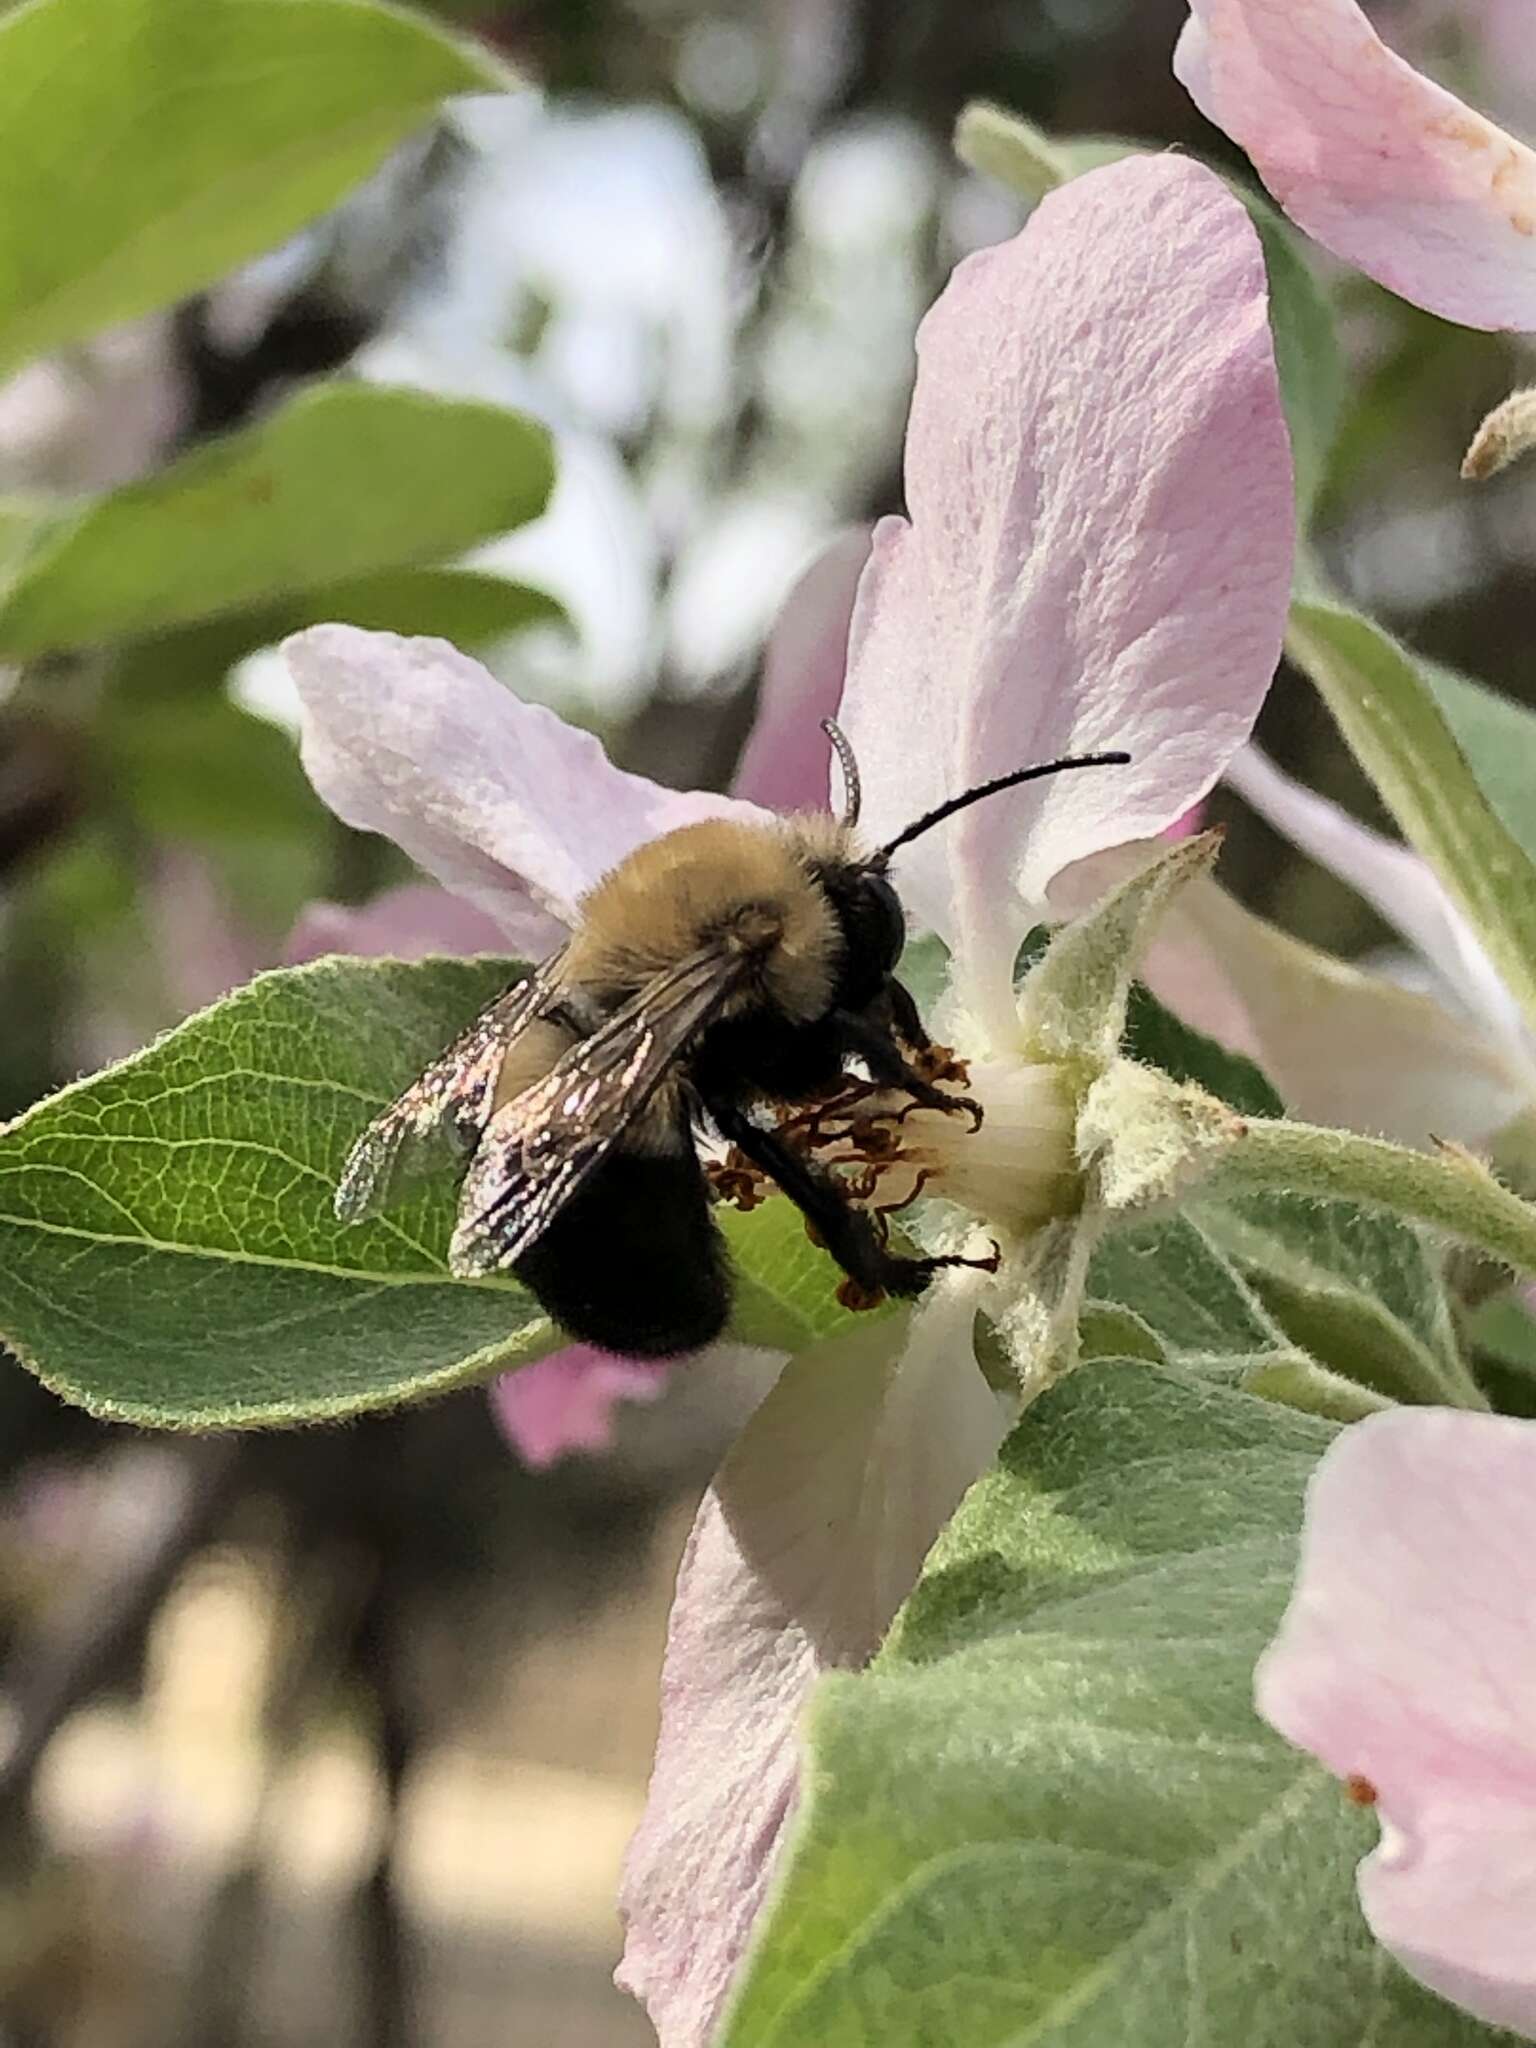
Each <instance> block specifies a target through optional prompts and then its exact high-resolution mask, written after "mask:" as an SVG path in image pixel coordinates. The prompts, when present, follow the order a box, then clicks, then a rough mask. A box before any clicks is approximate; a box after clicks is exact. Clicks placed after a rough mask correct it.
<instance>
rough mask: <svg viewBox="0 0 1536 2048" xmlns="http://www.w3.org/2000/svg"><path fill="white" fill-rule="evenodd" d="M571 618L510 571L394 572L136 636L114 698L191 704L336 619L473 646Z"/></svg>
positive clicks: (116, 673)
mask: <svg viewBox="0 0 1536 2048" xmlns="http://www.w3.org/2000/svg"><path fill="white" fill-rule="evenodd" d="M565 618H566V613H565V611H564V608H563V607H562V606H561V605H560V604H559V602H558V601H557V600H556V599H555V598H552V597H549V596H547V595H546V594H545V593H544V592H543V591H542V590H530V589H529V588H528V586H527V585H526V584H523V583H509V582H508V581H507V580H506V579H505V577H501V576H489V575H486V574H484V573H482V572H481V571H479V570H474V569H391V570H389V571H387V572H382V573H380V574H378V575H374V576H356V577H353V578H351V579H350V580H349V581H346V582H342V583H326V584H322V585H321V586H320V587H319V589H317V590H313V591H310V592H308V593H307V594H302V595H298V596H295V597H292V598H286V599H280V600H279V601H278V602H276V603H274V604H266V605H256V606H254V607H253V608H252V609H251V610H249V611H241V612H231V613H229V614H227V615H226V616H224V617H222V618H216V619H204V620H201V621H200V622H199V623H198V624H197V625H195V626H179V627H175V628H172V629H171V630H169V631H167V632H164V633H156V634H154V635H152V636H151V637H150V638H148V639H145V640H135V641H133V642H132V643H131V644H130V645H128V646H126V647H124V648H123V649H122V651H121V653H120V654H119V655H118V657H117V661H116V664H115V666H114V670H113V696H114V698H117V699H121V700H122V701H124V702H130V701H131V702H133V703H152V702H155V701H157V700H162V701H167V702H173V701H184V700H185V699H186V698H187V697H188V696H193V695H200V694H202V693H203V692H205V691H206V690H207V689H208V688H209V687H210V686H211V685H213V684H216V683H218V682H219V681H220V680H221V679H222V678H223V677H224V676H226V675H228V673H229V671H230V670H231V669H232V668H233V667H234V666H235V664H236V662H239V661H243V660H244V659H245V657H246V655H248V654H253V653H255V651H256V649H257V648H258V647H272V646H275V645H276V644H277V642H278V641H280V640H284V639H286V638H287V636H288V635H289V634H290V633H298V632H301V631H302V630H303V628H304V627H305V626H316V625H320V624H323V623H325V622H328V621H338V622H339V623H340V624H342V625H344V626H366V627H367V628H368V629H369V630H370V631H372V632H379V633H428V634H432V635H435V636H436V637H437V638H438V639H441V640H451V641H452V642H453V644H454V646H455V647H465V648H470V647H480V646H484V645H485V643H486V642H487V641H490V640H500V639H504V638H506V637H507V636H509V635H511V634H513V633H520V632H523V631H524V630H526V628H528V627H530V626H558V625H561V624H563V623H564V621H565Z"/></svg>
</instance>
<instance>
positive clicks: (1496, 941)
mask: <svg viewBox="0 0 1536 2048" xmlns="http://www.w3.org/2000/svg"><path fill="white" fill-rule="evenodd" d="M1286 645H1287V649H1288V651H1289V653H1290V655H1291V658H1292V660H1294V661H1295V662H1296V663H1297V664H1298V666H1300V667H1301V668H1302V669H1304V670H1305V671H1306V673H1307V674H1308V675H1309V676H1310V677H1311V678H1312V681H1313V682H1314V683H1315V684H1316V685H1317V688H1318V690H1319V692H1320V694H1321V695H1322V697H1323V699H1324V701H1325V702H1326V703H1327V705H1328V708H1329V710H1330V711H1331V712H1332V713H1333V716H1334V718H1335V720H1336V721H1337V723H1338V726H1339V730H1340V731H1341V732H1342V733H1343V735H1344V737H1345V739H1346V740H1347V741H1348V742H1349V745H1350V747H1351V749H1352V750H1353V752H1354V754H1355V756H1356V757H1357V759H1358V760H1359V762H1360V764H1361V766H1362V767H1363V768H1364V769H1365V771H1366V773H1367V774H1368V775H1369V776H1370V777H1371V780H1372V781H1373V782H1374V783H1375V784H1376V787H1377V788H1378V789H1379V790H1380V792H1381V795H1382V798H1383V800H1384V801H1385V802H1386V804H1387V807H1388V809H1389V810H1390V811H1391V812H1392V815H1393V816H1394V817H1395V818H1396V820H1397V822H1398V824H1399V825H1400V826H1401V827H1402V830H1403V834H1404V836H1405V837H1406V838H1407V839H1408V840H1409V841H1410V842H1411V843H1412V844H1413V845H1414V846H1416V847H1417V848H1418V850H1419V852H1420V853H1422V854H1423V855H1424V858H1425V859H1426V860H1427V861H1428V862H1429V863H1430V865H1431V866H1432V867H1433V868H1434V870H1435V872H1436V873H1437V874H1438V875H1439V877H1440V880H1441V881H1442V882H1443V883H1444V884H1445V887H1446V888H1447V890H1448V891H1449V892H1450V894H1451V895H1452V897H1454V899H1455V900H1456V902H1457V904H1458V905H1459V906H1460V908H1461V910H1462V912H1463V914H1464V915H1465V917H1466V918H1467V921H1468V922H1469V923H1470V924H1471V926H1472V928H1473V930H1474V931H1475V932H1476V933H1477V935H1478V937H1479V938H1480V939H1481V940H1482V942H1483V945H1484V946H1485V947H1486V948H1487V951H1488V954H1489V956H1490V958H1491V959H1492V960H1493V962H1494V964H1495V966H1496V967H1497V968H1498V970H1499V973H1500V974H1501V975H1502V977H1503V979H1504V981H1505V983H1506V984H1507V985H1508V987H1509V989H1510V991H1511V993H1512V994H1513V995H1514V996H1515V997H1516V999H1517V1000H1518V1001H1519V1003H1520V1004H1521V1006H1522V1008H1523V1009H1524V1011H1525V1014H1526V1016H1527V1017H1528V1018H1529V1019H1530V1020H1531V1022H1532V1024H1533V1025H1536V861H1533V859H1532V857H1531V855H1530V854H1529V853H1527V851H1526V850H1525V848H1524V846H1522V844H1521V843H1520V841H1519V840H1518V839H1517V838H1516V837H1515V835H1514V834H1513V833H1512V832H1511V831H1510V830H1509V828H1508V826H1507V825H1506V824H1505V823H1504V822H1503V820H1502V819H1501V818H1500V817H1499V815H1498V813H1497V812H1496V811H1495V809H1494V807H1493V806H1492V805H1491V804H1490V802H1489V801H1488V798H1487V797H1486V796H1485V795H1484V793H1483V790H1482V789H1481V788H1480V786H1479V784H1478V782H1477V779H1476V777H1475V776H1474V774H1473V772H1472V769H1471V768H1470V767H1469V766H1468V763H1467V757H1466V755H1465V754H1463V752H1462V751H1461V749H1460V747H1459V746H1458V745H1457V744H1456V740H1455V738H1454V736H1453V734H1452V731H1451V727H1450V726H1449V724H1448V723H1447V721H1446V718H1445V715H1444V713H1443V712H1442V711H1441V709H1440V707H1439V705H1438V704H1437V702H1436V700H1435V693H1434V691H1433V689H1432V688H1431V686H1430V683H1429V681H1428V680H1427V678H1426V677H1425V675H1424V673H1423V671H1422V669H1421V668H1420V666H1419V664H1418V663H1417V661H1416V660H1415V659H1414V657H1413V656H1412V655H1410V654H1409V653H1408V652H1407V650H1406V649H1404V648H1402V647H1400V646H1399V645H1398V644H1397V642H1396V641H1395V640H1393V639H1392V638H1391V637H1390V635H1388V634H1387V633H1385V632H1383V631H1382V629H1381V627H1380V626H1378V625H1376V624H1375V623H1374V622H1373V621H1372V620H1370V619H1367V618H1364V617H1362V616H1361V614H1360V613H1358V612H1353V611H1350V610H1349V609H1348V608H1347V607H1346V606H1343V605H1338V604H1330V603H1324V602H1322V601H1310V600H1309V601H1302V600H1298V601H1297V602H1296V603H1294V604H1293V605H1292V607H1291V627H1290V632H1289V634H1288V636H1287V641H1286Z"/></svg>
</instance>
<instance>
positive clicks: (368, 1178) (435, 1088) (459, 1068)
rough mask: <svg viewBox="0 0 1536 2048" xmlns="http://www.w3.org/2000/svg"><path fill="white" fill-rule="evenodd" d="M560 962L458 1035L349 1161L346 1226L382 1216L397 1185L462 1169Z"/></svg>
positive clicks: (548, 998)
mask: <svg viewBox="0 0 1536 2048" xmlns="http://www.w3.org/2000/svg"><path fill="white" fill-rule="evenodd" d="M562 958H563V955H562V954H559V953H557V954H555V955H554V956H553V957H552V958H551V959H549V960H547V961H545V962H544V964H543V966H541V967H539V968H536V969H535V970H534V971H533V972H532V973H531V974H529V975H527V976H526V977H525V979H523V980H522V981H519V982H515V983H514V984H513V986H512V987H511V988H509V989H507V990H506V991H505V992H504V993H503V994H502V995H499V996H498V997H497V998H496V1000H495V1001H494V1002H493V1003H490V1004H488V1005H487V1007H486V1008H485V1009H483V1010H482V1011H481V1012H480V1014H479V1016H478V1017H476V1018H475V1020H474V1022H473V1023H472V1024H470V1025H468V1026H467V1027H466V1029H465V1030H463V1031H461V1032H460V1033H459V1035H458V1037H457V1038H456V1039H455V1040H454V1041H453V1043H452V1044H451V1045H450V1046H449V1047H448V1048H447V1050H446V1051H444V1052H441V1053H439V1055H438V1056H437V1058H436V1059H435V1060H433V1062H432V1064H431V1065H430V1066H429V1067H427V1068H426V1069H425V1070H424V1071H423V1072H422V1073H421V1074H419V1075H418V1076H417V1077H416V1079H415V1080H414V1081H413V1082H412V1083H411V1085H410V1087H409V1088H407V1089H406V1090H405V1092H404V1093H403V1094H402V1095H400V1096H399V1097H397V1099H396V1100H395V1101H394V1102H392V1103H391V1104H390V1106H389V1108H388V1109H386V1110H385V1111H384V1112H383V1113H382V1114H381V1115H379V1116H376V1117H375V1118H374V1120H373V1122H372V1123H371V1124H369V1126H368V1128H367V1129H366V1130H365V1131H364V1132H363V1134H362V1136H361V1137H360V1138H359V1139H358V1140H357V1143H356V1144H355V1145H354V1146H353V1147H352V1150H351V1152H350V1153H349V1154H348V1155H347V1163H346V1165H345V1167H344V1168H343V1169H342V1175H341V1179H340V1181H339V1182H338V1183H337V1187H336V1194H335V1198H334V1207H335V1211H336V1214H337V1216H338V1217H340V1219H341V1221H342V1222H343V1223H359V1222H361V1221H362V1219H363V1218H364V1217H365V1216H372V1215H375V1214H376V1213H377V1212H378V1211H379V1210H381V1209H383V1208H385V1207H386V1206H387V1204H388V1203H389V1201H390V1199H391V1196H392V1195H393V1194H394V1192H395V1190H396V1187H397V1184H398V1182H399V1181H400V1180H401V1179H402V1178H404V1177H406V1176H415V1175H417V1174H420V1173H423V1172H428V1171H430V1170H432V1169H433V1168H435V1167H440V1166H443V1165H445V1164H452V1165H454V1166H458V1165H461V1164H462V1163H463V1160H464V1157H465V1155H466V1154H467V1153H469V1152H471V1151H473V1149H474V1147H475V1145H476V1143H477V1142H478V1140H479V1138H480V1136H481V1134H482V1132H483V1131H484V1130H485V1127H486V1124H487V1123H488V1121H489V1120H490V1114H491V1103H492V1101H493V1100H494V1098H495V1093H496V1078H497V1076H498V1074H499V1073H500V1071H501V1062H502V1059H503V1057H504V1056H505V1053H506V1049H507V1047H508V1046H509V1045H510V1044H511V1043H512V1041H513V1039H515V1038H516V1037H517V1035H518V1033H519V1032H521V1031H523V1030H525V1029H526V1028H527V1026H528V1025H529V1024H531V1023H532V1022H533V1020H534V1019H535V1018H536V1017H537V1016H539V1014H540V1013H541V1012H542V1011H544V1010H546V1009H547V1008H548V1007H549V1006H550V1005H551V1003H552V1002H553V1001H554V1000H555V997H556V993H557V991H558V988H559V982H560V963H561V960H562Z"/></svg>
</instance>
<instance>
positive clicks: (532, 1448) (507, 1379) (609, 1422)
mask: <svg viewBox="0 0 1536 2048" xmlns="http://www.w3.org/2000/svg"><path fill="white" fill-rule="evenodd" d="M668 1371H669V1368H668V1367H667V1366H666V1365H664V1364H658V1363H657V1362H656V1360H655V1359H653V1358H652V1359H640V1358H615V1357H614V1356H613V1355H612V1354H611V1353H610V1352H607V1351H594V1350H593V1349H592V1347H591V1346H590V1345H587V1344H571V1345H568V1346H567V1348H566V1349H565V1350H564V1351H555V1352H551V1354H550V1355H549V1357H548V1358H538V1359H535V1360H534V1362H533V1364H532V1365H525V1366H524V1367H523V1368H522V1369H521V1371H519V1372H504V1373H503V1374H502V1376H501V1378H500V1379H499V1380H497V1381H496V1383H495V1385H494V1386H493V1387H492V1388H491V1410H492V1413H493V1414H494V1415H495V1417H496V1420H497V1422H498V1423H499V1424H500V1426H501V1427H502V1429H503V1430H505V1432H506V1434H507V1437H508V1439H509V1440H510V1441H511V1443H512V1444H513V1445H514V1447H515V1448H516V1450H517V1451H518V1453H519V1455H520V1456H521V1458H522V1460H523V1463H524V1464H525V1465H531V1466H532V1468H533V1469H534V1471H535V1472H541V1471H543V1469H544V1468H545V1466H547V1465H553V1464H556V1463H558V1461H559V1460H560V1459H561V1458H563V1457H565V1456H566V1455H567V1454H568V1453H569V1452H571V1451H606V1450H609V1449H611V1448H612V1445H613V1432H614V1414H613V1411H614V1408H615V1406H616V1405H617V1404H618V1403H619V1402H620V1401H657V1400H660V1398H661V1396H662V1395H663V1394H664V1393H665V1392H666V1387H667V1376H668Z"/></svg>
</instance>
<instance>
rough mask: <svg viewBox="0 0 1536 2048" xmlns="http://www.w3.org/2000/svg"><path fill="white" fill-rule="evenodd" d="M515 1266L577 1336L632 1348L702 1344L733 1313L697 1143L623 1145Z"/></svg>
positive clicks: (659, 1351)
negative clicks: (647, 1147) (667, 1149)
mask: <svg viewBox="0 0 1536 2048" xmlns="http://www.w3.org/2000/svg"><path fill="white" fill-rule="evenodd" d="M513 1270H514V1271H515V1273H516V1274H517V1277H518V1279H519V1280H521V1281H522V1282H523V1284H524V1286H526V1287H528V1288H530V1289H531V1290H532V1291H533V1293H534V1294H536V1295H537V1296H538V1298H539V1300H540V1302H542V1304H543V1305H544V1307H545V1308H546V1309H547V1310H548V1311H549V1313H550V1315H551V1316H552V1317H553V1318H554V1319H555V1321H556V1322H557V1323H560V1324H561V1325H562V1326H563V1327H564V1328H565V1329H566V1330H568V1331H569V1332H570V1334H571V1335H572V1336H573V1337H576V1338H579V1339H580V1341H581V1342H582V1343H584V1344H595V1345H597V1346H598V1347H599V1349H601V1350H604V1351H619V1352H627V1353H629V1354H630V1355H631V1356H632V1357H638V1358H670V1357H672V1356H674V1355H675V1354H676V1353H678V1352H680V1351H696V1350H698V1349H699V1347H700V1346H701V1345H704V1344H710V1343H713V1342H714V1340H715V1338H716V1337H718V1336H719V1335H720V1332H721V1331H722V1330H723V1329H724V1328H725V1322H726V1317H727V1315H728V1314H729V1313H730V1288H729V1284H728V1281H727V1278H726V1264H725V1248H724V1245H723V1244H722V1242H721V1238H720V1233H719V1232H718V1231H717V1230H716V1228H715V1226H714V1224H713V1222H712V1221H711V1220H710V1214H709V1193H708V1188H707V1185H706V1183H705V1180H704V1176H703V1173H702V1172H701V1171H700V1168H699V1162H698V1159H697V1157H696V1155H695V1153H694V1150H693V1147H692V1144H691V1143H690V1144H689V1145H688V1148H687V1150H686V1151H685V1152H684V1151H679V1152H676V1153H668V1154H666V1155H665V1156H664V1157H658V1156H656V1155H655V1154H652V1153H645V1152H638V1151H627V1150H625V1149H624V1148H623V1147H620V1148H618V1149H616V1150H615V1151H614V1152H613V1153H611V1154H610V1155H609V1157H608V1158H607V1159H605V1160H604V1161H603V1164H602V1165H601V1166H600V1167H599V1168H598V1169H597V1171H596V1172H595V1173H594V1174H593V1175H592V1177H591V1179H590V1180H589V1181H588V1182H587V1183H586V1185H585V1186H584V1187H583V1188H581V1189H580V1190H579V1191H578V1192H577V1194H575V1195H574V1196H573V1197H572V1199H571V1200H570V1201H569V1202H568V1203H567V1204H566V1206H565V1207H564V1208H563V1209H562V1210H560V1212H559V1213H558V1215H556V1216H555V1217H554V1218H553V1220H552V1221H551V1222H550V1224H549V1225H548V1227H547V1228H546V1229H545V1231H544V1232H543V1234H542V1236H540V1238H539V1239H538V1240H537V1242H536V1243H535V1244H534V1245H533V1246H532V1248H531V1249H530V1250H529V1251H527V1252H525V1253H524V1255H523V1256H522V1258H520V1259H519V1260H518V1262H517V1264H516V1266H515V1267H514V1269H513Z"/></svg>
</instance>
